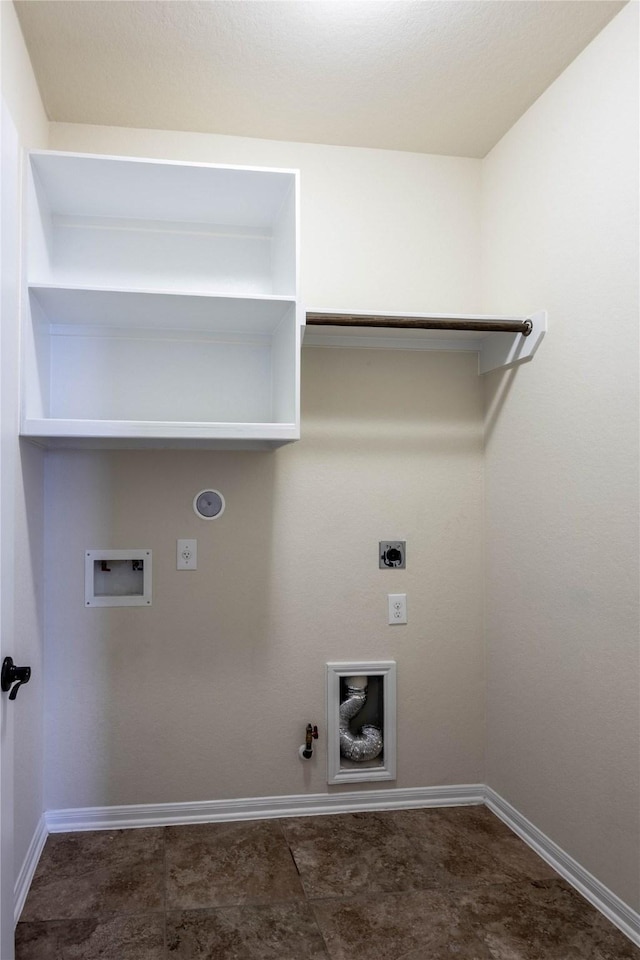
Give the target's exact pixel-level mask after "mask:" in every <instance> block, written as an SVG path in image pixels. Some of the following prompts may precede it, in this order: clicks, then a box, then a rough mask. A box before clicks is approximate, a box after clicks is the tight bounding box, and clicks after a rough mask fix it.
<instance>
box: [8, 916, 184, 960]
mask: <svg viewBox="0 0 640 960" xmlns="http://www.w3.org/2000/svg"><path fill="white" fill-rule="evenodd" d="M15 943H16V960H164V957H165V947H164V917H163V916H162V915H152V916H146V917H109V918H106V919H105V918H103V919H98V918H95V919H91V920H51V921H48V922H34V923H19V924H18V926H17V927H16V939H15Z"/></svg>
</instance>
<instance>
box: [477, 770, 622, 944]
mask: <svg viewBox="0 0 640 960" xmlns="http://www.w3.org/2000/svg"><path fill="white" fill-rule="evenodd" d="M485 804H486V805H487V807H488V808H489V810H491V811H492V813H495V815H496V816H497V817H500V819H501V820H502V821H504V823H506V825H507V826H508V827H510V828H511V829H512V830H513V832H514V833H517V835H518V836H519V837H520V838H521V839H522V840H524V842H525V843H526V844H528V845H529V846H530V847H531V848H532V849H533V850H535V852H536V853H537V854H538V856H540V857H542V859H543V860H545V861H546V862H547V863H548V864H549V866H551V867H553V869H554V870H555V871H556V873H559V874H560V876H561V877H564V879H565V880H566V881H567V882H568V883H570V884H571V886H572V887H575V889H576V890H577V891H578V892H579V893H581V894H582V896H583V897H584V898H585V900H588V901H589V903H591V904H592V905H593V906H594V907H595V908H596V909H597V910H599V911H600V913H603V914H604V916H605V917H606V918H607V919H608V920H610V921H611V923H613V924H615V926H616V927H618V929H619V930H621V931H622V933H624V934H625V936H627V937H628V938H629V939H630V940H631V942H632V943H634V944H635V945H636V946H638V947H640V913H637V912H636V911H635V910H633V909H632V908H631V907H630V906H628V905H627V904H626V903H625V902H624V901H623V900H621V899H620V897H618V896H616V894H615V893H613V892H612V891H611V890H609V888H608V887H605V885H604V884H603V883H600V881H599V880H597V879H596V878H595V877H594V876H593V874H591V873H589V871H588V870H585V869H584V867H582V866H581V865H580V864H579V863H578V861H577V860H574V859H573V857H571V856H569V854H568V853H566V852H565V851H564V850H563V849H562V848H561V847H559V846H558V844H557V843H554V841H553V840H551V839H549V837H547V836H546V834H544V833H543V832H542V831H541V830H538V828H537V827H535V826H534V825H533V824H532V823H531V822H530V821H529V820H527V818H526V817H523V816H522V814H521V813H519V812H518V811H517V810H516V808H515V807H512V806H511V804H510V803H508V802H507V801H506V800H504V799H503V797H501V796H500V795H499V794H498V793H496V792H495V790H492V789H491V787H485Z"/></svg>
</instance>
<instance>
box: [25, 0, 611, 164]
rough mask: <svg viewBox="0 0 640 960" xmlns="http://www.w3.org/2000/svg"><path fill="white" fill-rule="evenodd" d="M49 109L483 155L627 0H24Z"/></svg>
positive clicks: (100, 118)
mask: <svg viewBox="0 0 640 960" xmlns="http://www.w3.org/2000/svg"><path fill="white" fill-rule="evenodd" d="M15 6H16V9H17V12H18V16H19V18H20V21H21V24H22V29H23V31H24V35H25V39H26V42H27V46H28V48H29V52H30V54H31V59H32V62H33V66H34V69H35V73H36V76H37V79H38V83H39V86H40V91H41V93H42V96H43V100H44V104H45V108H46V110H47V113H48V115H49V118H50V119H51V120H57V121H67V122H74V123H95V124H107V125H115V126H135V127H151V128H161V129H172V130H193V131H203V132H210V133H222V134H234V135H238V136H248V137H264V138H269V139H276V140H299V141H308V142H312V143H330V144H341V145H347V146H361V147H379V148H388V149H394V150H411V151H418V152H427V153H441V154H452V155H457V156H464V157H482V156H484V155H485V154H486V153H487V151H488V150H490V149H491V147H492V146H493V145H494V144H495V143H496V142H497V141H498V140H499V139H500V138H501V137H502V135H503V134H504V133H505V132H506V131H507V130H508V129H509V127H511V126H512V124H513V123H514V122H515V121H516V120H517V119H518V117H519V116H521V115H522V113H524V111H525V110H526V109H527V108H528V107H529V106H530V105H531V104H532V103H533V101H534V100H536V99H537V97H539V96H540V94H541V93H542V92H543V91H544V90H545V89H546V87H548V86H549V84H550V83H551V82H552V81H553V80H554V79H555V78H556V77H557V76H558V75H559V74H560V73H561V72H562V71H563V70H564V69H565V67H566V66H567V65H568V64H569V63H570V62H571V61H572V60H573V59H574V58H575V57H576V56H577V54H578V53H580V51H581V50H582V49H583V48H584V47H585V46H586V45H587V44H588V43H589V41H590V40H591V39H592V38H593V37H594V36H595V35H596V34H597V33H598V32H599V31H600V30H601V29H602V27H603V26H604V25H605V24H606V23H607V22H608V21H609V20H610V19H611V18H612V17H613V16H615V14H616V13H617V12H618V11H619V10H620V9H621V8H622V7H623V6H624V3H618V2H614V0H604V2H600V0H587V2H584V0H472V2H468V0H435V2H433V0H418V2H404V0H394V2H384V0H358V2H348V0H344V2H342V0H334V2H324V0H317V2H316V0H286V2H281V0H272V2H250V0H208V2H192V0H165V2H156V0H143V2H137V0H136V2H129V0H124V2H123V0H70V2H69V0H21V2H16V3H15Z"/></svg>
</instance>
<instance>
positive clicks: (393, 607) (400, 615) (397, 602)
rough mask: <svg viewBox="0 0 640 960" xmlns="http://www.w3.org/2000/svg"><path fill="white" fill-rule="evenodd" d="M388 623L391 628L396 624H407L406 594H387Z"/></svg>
mask: <svg viewBox="0 0 640 960" xmlns="http://www.w3.org/2000/svg"><path fill="white" fill-rule="evenodd" d="M387 597H388V600H389V623H390V624H391V625H392V626H393V625H395V624H396V623H406V622H407V595H406V593H389V594H387Z"/></svg>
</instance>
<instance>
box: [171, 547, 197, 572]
mask: <svg viewBox="0 0 640 960" xmlns="http://www.w3.org/2000/svg"><path fill="white" fill-rule="evenodd" d="M177 545H178V546H177V556H176V566H177V569H178V570H197V568H198V541H197V540H178V541H177Z"/></svg>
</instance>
